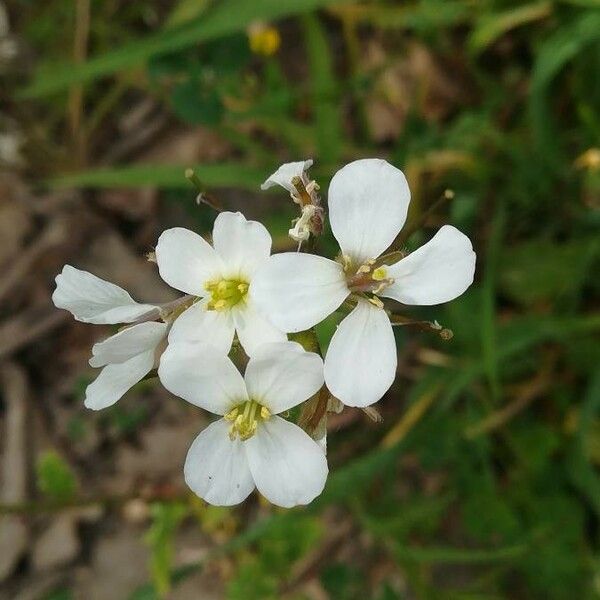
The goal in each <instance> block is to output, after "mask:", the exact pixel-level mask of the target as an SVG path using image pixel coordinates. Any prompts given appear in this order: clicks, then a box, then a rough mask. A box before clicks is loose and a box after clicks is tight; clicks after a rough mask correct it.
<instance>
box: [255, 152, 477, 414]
mask: <svg viewBox="0 0 600 600" xmlns="http://www.w3.org/2000/svg"><path fill="white" fill-rule="evenodd" d="M409 202H410V191H409V188H408V184H407V181H406V178H405V177H404V175H403V173H402V171H400V170H398V169H396V168H395V167H393V166H392V165H390V164H389V163H387V162H386V161H384V160H379V159H365V160H358V161H355V162H352V163H350V164H348V165H346V166H345V167H343V168H342V169H340V170H339V171H338V172H337V173H336V174H335V175H334V177H333V179H332V181H331V185H330V187H329V195H328V204H329V220H330V223H331V229H332V232H333V234H334V236H335V238H336V239H337V241H338V242H339V244H340V248H341V252H342V254H341V257H340V262H336V261H333V260H329V259H327V258H323V257H321V256H315V255H311V254H299V253H283V254H276V255H274V256H272V257H270V258H269V260H268V261H266V262H265V264H264V265H263V267H261V269H260V270H259V271H258V272H257V273H256V274H255V276H254V279H253V281H252V284H251V286H250V298H251V299H252V300H253V301H254V302H255V303H256V305H257V306H258V307H259V309H260V310H262V311H263V313H264V314H266V315H268V316H269V319H270V320H271V322H272V323H274V324H275V326H277V327H279V328H280V329H281V330H283V331H285V332H297V331H302V330H306V329H309V328H310V327H312V326H314V325H316V324H317V323H319V322H320V321H322V320H323V319H324V318H326V317H327V316H328V315H329V314H331V313H332V312H334V311H336V310H337V309H338V308H339V306H340V305H341V304H342V303H343V302H344V301H345V300H346V299H347V298H348V297H349V296H350V295H351V294H354V297H355V298H358V301H357V304H356V306H355V308H354V309H353V310H352V312H351V313H350V314H349V315H348V316H347V317H346V318H345V319H344V320H343V321H342V322H341V324H340V325H339V327H338V329H337V331H336V332H335V334H334V336H333V338H332V339H331V343H330V345H329V348H328V351H327V356H326V357H325V383H326V384H327V387H328V388H329V390H330V391H331V393H332V394H333V395H334V396H335V397H336V398H338V399H339V400H341V401H342V402H343V403H344V404H346V405H349V406H361V407H364V406H368V405H370V404H373V403H374V402H376V401H377V400H379V399H380V398H381V397H382V396H383V394H384V393H385V392H386V391H387V390H388V389H389V387H390V386H391V385H392V383H393V381H394V378H395V375H396V366H397V354H396V346H395V341H394V334H393V330H392V325H391V323H390V320H389V317H388V315H387V313H386V312H385V310H384V309H383V303H382V302H381V301H380V300H379V298H378V297H379V296H382V297H386V298H392V299H395V300H398V301H399V302H402V303H403V304H419V305H433V304H440V303H442V302H447V301H449V300H452V299H454V298H456V297H457V296H459V295H460V294H462V293H463V292H464V291H465V290H466V289H467V288H468V287H469V285H471V283H472V281H473V274H474V270H475V253H474V252H473V248H472V245H471V242H470V241H469V239H468V238H467V237H466V236H465V235H464V234H462V233H461V232H460V231H458V230H457V229H456V228H454V227H452V226H448V225H445V226H443V227H442V228H441V229H440V230H439V231H438V232H437V233H436V235H435V236H434V237H433V238H432V239H431V240H430V241H429V242H428V243H426V244H425V245H424V246H422V247H421V248H419V249H418V250H416V251H415V252H413V253H412V254H410V255H408V256H407V257H406V258H403V259H402V260H400V261H398V262H395V263H393V264H387V262H386V257H385V256H381V255H382V253H383V252H384V251H385V250H386V249H387V248H388V247H389V246H390V244H391V243H392V242H393V241H394V239H395V238H396V236H397V235H398V233H399V232H400V230H401V228H402V226H403V225H404V223H405V221H406V215H407V212H408V205H409ZM390 262H391V261H390Z"/></svg>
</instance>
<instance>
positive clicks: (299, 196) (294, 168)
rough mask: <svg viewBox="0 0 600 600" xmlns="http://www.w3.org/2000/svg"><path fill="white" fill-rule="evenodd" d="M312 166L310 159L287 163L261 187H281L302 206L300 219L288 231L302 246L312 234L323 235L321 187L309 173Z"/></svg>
mask: <svg viewBox="0 0 600 600" xmlns="http://www.w3.org/2000/svg"><path fill="white" fill-rule="evenodd" d="M312 164H313V161H312V160H310V159H308V160H301V161H298V162H291V163H285V164H283V165H281V166H280V167H279V169H277V171H275V173H273V174H272V175H270V176H269V177H268V178H267V179H266V181H265V182H264V183H263V184H262V185H261V186H260V187H261V189H263V190H266V189H268V188H270V187H273V186H274V185H279V186H281V187H282V188H284V189H286V190H287V191H288V192H289V193H290V196H291V197H292V200H293V201H294V202H295V203H296V204H298V205H299V206H300V208H301V213H300V217H299V218H297V219H294V221H292V225H293V227H292V228H291V229H290V230H289V231H288V234H289V236H290V237H291V238H292V239H293V240H294V241H295V242H299V243H300V244H302V242H305V241H307V240H308V239H309V237H310V235H311V233H312V234H313V235H315V236H317V235H321V233H323V226H324V213H323V208H322V207H321V199H320V198H319V196H318V194H317V192H318V191H319V186H318V184H317V182H316V181H314V180H311V179H310V178H309V176H308V173H307V171H308V169H309V168H310V167H311V166H312Z"/></svg>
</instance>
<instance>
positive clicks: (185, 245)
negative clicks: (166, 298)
mask: <svg viewBox="0 0 600 600" xmlns="http://www.w3.org/2000/svg"><path fill="white" fill-rule="evenodd" d="M156 262H157V264H158V271H159V273H160V276H161V277H162V278H163V279H164V281H166V282H167V283H168V284H169V285H170V286H171V287H174V288H175V289H177V290H181V291H182V292H186V293H187V294H193V295H194V296H204V295H205V294H206V289H205V287H204V284H205V283H206V282H207V281H209V280H210V279H213V278H214V277H216V276H217V275H218V274H219V273H221V272H222V270H223V262H222V261H221V258H220V257H219V255H218V254H217V253H216V252H215V251H214V249H213V247H212V246H211V245H210V244H209V243H208V242H207V241H206V240H205V239H204V238H203V237H201V236H199V235H198V234H197V233H194V232H193V231H190V230H189V229H184V228H183V227H175V228H173V229H167V230H166V231H163V233H162V234H161V236H160V237H159V238H158V244H157V245H156Z"/></svg>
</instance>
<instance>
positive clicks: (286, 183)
mask: <svg viewBox="0 0 600 600" xmlns="http://www.w3.org/2000/svg"><path fill="white" fill-rule="evenodd" d="M312 164H313V161H312V160H311V159H308V160H300V161H297V162H291V163H285V164H283V165H281V166H280V167H279V169H277V171H275V173H273V174H272V175H270V176H269V177H267V179H266V180H265V182H264V183H263V184H262V185H261V186H260V189H261V190H268V189H269V188H270V187H273V186H274V185H280V186H281V187H282V188H285V189H286V190H287V191H288V192H290V193H292V192H295V191H296V189H295V188H294V186H293V185H292V177H296V176H298V177H302V174H303V173H304V172H305V171H307V170H308V169H310V167H312Z"/></svg>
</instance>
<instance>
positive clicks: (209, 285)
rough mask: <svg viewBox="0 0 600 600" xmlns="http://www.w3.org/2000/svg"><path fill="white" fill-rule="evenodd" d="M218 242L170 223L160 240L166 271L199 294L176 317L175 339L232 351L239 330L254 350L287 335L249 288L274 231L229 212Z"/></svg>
mask: <svg viewBox="0 0 600 600" xmlns="http://www.w3.org/2000/svg"><path fill="white" fill-rule="evenodd" d="M213 246H214V248H213ZM213 246H211V245H210V244H209V243H208V242H207V241H206V240H204V239H203V238H202V237H201V236H199V235H198V234H197V233H194V232H193V231H189V230H188V229H183V228H181V227H176V228H174V229H168V230H167V231H165V232H163V233H162V234H161V236H160V238H159V240H158V244H157V246H156V262H157V264H158V270H159V272H160V276H161V277H162V278H163V279H164V280H165V281H166V282H167V283H168V284H169V285H170V286H172V287H174V288H175V289H178V290H181V291H182V292H186V293H188V294H191V295H193V296H195V297H196V298H197V299H198V300H197V301H196V302H195V303H194V304H193V305H192V306H191V307H190V308H188V309H187V310H186V311H185V312H183V313H182V314H181V316H179V317H178V318H177V320H176V321H175V322H174V323H173V326H172V328H171V331H170V332H169V343H177V342H209V343H210V344H211V345H212V346H214V347H215V348H216V349H217V350H219V351H220V352H221V353H223V354H227V353H228V352H229V349H230V348H231V343H232V341H233V336H234V333H235V332H237V335H238V338H239V340H240V343H241V344H242V346H243V347H244V349H245V350H246V353H247V354H248V355H251V354H252V353H253V352H254V351H255V350H256V349H257V348H258V347H259V346H260V345H261V344H263V343H266V342H280V341H285V340H286V339H287V338H286V335H285V334H284V333H282V332H281V331H279V330H278V329H276V328H275V327H274V326H273V325H272V324H271V323H270V322H269V321H268V320H267V319H266V318H265V317H263V316H262V315H261V314H260V313H259V312H258V311H257V310H256V309H255V307H254V303H253V302H251V301H250V299H249V298H248V294H247V292H248V287H249V285H250V282H251V280H252V277H253V275H254V272H255V271H256V269H257V268H258V267H259V266H260V265H261V264H262V263H263V262H264V261H265V260H266V259H267V258H268V257H269V254H270V252H271V236H270V235H269V232H268V231H267V230H266V229H265V228H264V226H263V225H261V224H260V223H257V222H256V221H247V220H246V219H245V218H244V216H243V215H242V214H241V213H231V212H223V213H220V214H219V216H218V217H217V218H216V220H215V224H214V228H213Z"/></svg>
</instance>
